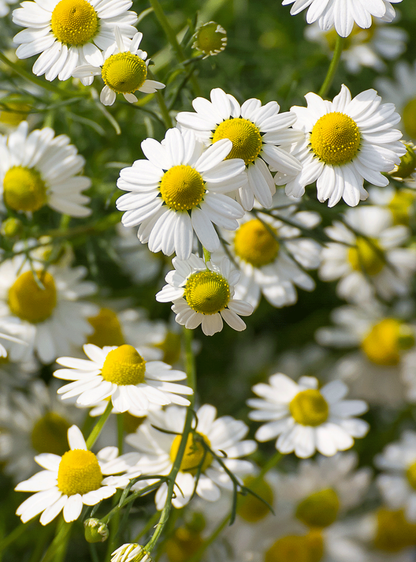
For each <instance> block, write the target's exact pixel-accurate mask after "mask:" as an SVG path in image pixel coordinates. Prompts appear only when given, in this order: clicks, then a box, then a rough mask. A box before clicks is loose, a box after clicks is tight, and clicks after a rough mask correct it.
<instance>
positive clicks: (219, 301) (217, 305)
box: [184, 270, 230, 314]
mask: <svg viewBox="0 0 416 562" xmlns="http://www.w3.org/2000/svg"><path fill="white" fill-rule="evenodd" d="M184 296H185V299H186V302H187V303H188V304H189V306H190V307H191V308H192V309H193V310H195V312H199V313H200V314H216V313H217V312H220V311H221V310H223V309H224V308H225V307H226V306H227V304H228V303H229V301H230V285H229V284H228V281H227V280H226V279H225V278H224V277H223V276H222V275H220V274H219V273H216V272H214V271H209V270H206V271H198V272H197V273H193V274H192V275H190V276H189V277H188V280H187V282H186V285H185V295H184Z"/></svg>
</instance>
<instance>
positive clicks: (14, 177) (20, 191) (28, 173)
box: [3, 166, 47, 212]
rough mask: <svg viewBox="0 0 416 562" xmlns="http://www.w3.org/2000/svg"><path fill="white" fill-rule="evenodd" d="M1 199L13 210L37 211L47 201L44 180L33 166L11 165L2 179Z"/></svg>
mask: <svg viewBox="0 0 416 562" xmlns="http://www.w3.org/2000/svg"><path fill="white" fill-rule="evenodd" d="M3 199H4V202H5V203H6V205H7V206H8V207H10V209H13V210H14V211H26V212H30V211H32V212H33V211H37V210H38V209H40V208H41V207H43V206H44V205H45V203H46V201H47V196H46V185H45V182H44V181H43V180H42V178H41V175H40V174H39V172H37V171H36V170H34V169H33V168H25V167H24V166H13V167H12V168H10V169H9V170H7V172H6V174H5V176H4V179H3Z"/></svg>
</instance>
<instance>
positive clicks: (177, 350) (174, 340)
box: [155, 332, 181, 365]
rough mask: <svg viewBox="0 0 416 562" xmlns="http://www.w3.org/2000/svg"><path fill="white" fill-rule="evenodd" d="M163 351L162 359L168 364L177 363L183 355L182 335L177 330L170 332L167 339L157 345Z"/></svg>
mask: <svg viewBox="0 0 416 562" xmlns="http://www.w3.org/2000/svg"><path fill="white" fill-rule="evenodd" d="M155 347H157V348H158V349H161V350H162V351H163V358H162V361H163V362H164V363H167V364H168V365H174V364H175V363H177V362H178V361H179V359H180V356H181V335H180V334H177V333H175V332H168V333H167V334H166V337H165V339H164V340H163V341H162V342H160V343H157V344H156V345H155Z"/></svg>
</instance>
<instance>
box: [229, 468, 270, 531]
mask: <svg viewBox="0 0 416 562" xmlns="http://www.w3.org/2000/svg"><path fill="white" fill-rule="evenodd" d="M244 485H245V486H247V488H250V489H251V490H253V492H255V493H256V494H257V495H259V496H260V497H261V498H263V499H264V500H265V501H266V502H267V503H268V504H270V505H273V499H274V497H273V490H272V488H271V486H270V484H268V483H267V482H266V481H265V480H264V479H261V480H258V479H257V477H256V476H248V477H247V478H245V479H244ZM237 513H238V515H239V516H240V517H241V518H242V519H244V521H247V522H248V523H257V521H261V520H262V519H264V518H265V517H266V516H267V515H268V514H269V513H270V509H269V508H268V507H267V505H266V504H265V503H264V502H262V501H260V500H259V499H257V498H256V497H255V496H253V495H252V494H247V496H243V497H241V498H240V501H239V505H238V508H237Z"/></svg>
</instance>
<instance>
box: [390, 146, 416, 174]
mask: <svg viewBox="0 0 416 562" xmlns="http://www.w3.org/2000/svg"><path fill="white" fill-rule="evenodd" d="M403 144H404V146H405V147H406V154H405V155H404V156H402V157H401V158H400V164H399V165H398V166H396V167H395V168H394V170H393V171H392V172H391V175H392V176H393V177H395V178H400V179H402V180H405V179H406V178H408V177H410V176H411V175H412V174H414V173H415V171H416V152H415V146H414V144H413V143H412V142H404V143H403Z"/></svg>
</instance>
